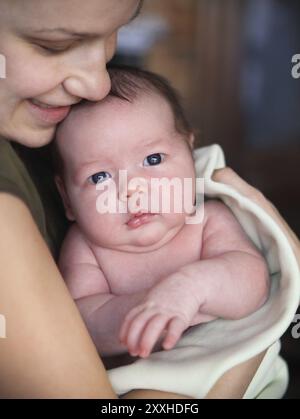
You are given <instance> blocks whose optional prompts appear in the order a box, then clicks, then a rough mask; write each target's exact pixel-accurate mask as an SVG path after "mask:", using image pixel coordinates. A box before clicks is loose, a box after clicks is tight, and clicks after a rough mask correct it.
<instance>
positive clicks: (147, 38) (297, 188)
mask: <svg viewBox="0 0 300 419" xmlns="http://www.w3.org/2000/svg"><path fill="white" fill-rule="evenodd" d="M299 21H300V2H299V0H163V1H161V0H145V6H144V9H143V12H142V14H141V16H140V17H139V18H138V19H137V20H136V21H134V22H133V23H132V24H131V25H129V26H127V27H126V28H124V29H123V30H122V31H121V33H120V37H119V50H118V53H117V56H116V58H115V60H114V61H116V62H118V63H125V64H132V65H139V66H143V67H144V68H146V69H149V70H152V71H155V72H158V73H160V74H162V75H163V76H165V77H167V78H168V79H169V80H170V81H171V82H172V84H173V85H174V86H175V87H176V88H177V90H178V91H179V92H180V94H181V96H182V98H183V101H184V105H185V108H186V110H187V114H188V116H189V119H190V122H191V123H192V126H193V127H194V128H195V130H196V132H197V133H198V138H197V145H198V146H203V145H208V144H212V143H219V144H220V145H221V146H222V147H223V149H224V151H225V155H226V159H227V163H228V165H230V166H231V167H232V168H233V169H234V170H236V171H237V172H238V173H239V174H240V175H241V176H242V177H243V178H244V179H246V180H247V181H248V182H249V183H251V184H253V185H254V186H256V187H257V188H259V189H260V190H261V191H262V192H263V193H264V194H265V195H266V196H267V197H268V198H269V199H270V200H271V201H272V202H273V203H274V204H275V205H276V207H277V208H278V209H279V210H280V212H281V213H282V215H283V216H284V217H285V219H286V220H287V221H288V223H289V224H290V225H291V226H292V228H293V229H294V231H295V232H296V234H297V235H298V236H300V79H299V80H296V79H294V78H293V77H292V74H291V72H292V67H293V64H292V57H293V55H295V54H300V25H299ZM282 345H283V349H282V354H283V356H284V358H285V359H286V360H287V362H288V364H289V368H290V375H291V379H290V386H289V389H288V392H287V394H286V398H300V351H299V350H300V338H299V339H298V340H297V339H294V338H292V335H291V329H290V330H288V331H287V333H286V334H285V336H284V337H283V339H282Z"/></svg>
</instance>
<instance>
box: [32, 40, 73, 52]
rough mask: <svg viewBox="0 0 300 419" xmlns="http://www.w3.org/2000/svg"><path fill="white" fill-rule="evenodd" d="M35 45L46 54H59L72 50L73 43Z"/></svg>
mask: <svg viewBox="0 0 300 419" xmlns="http://www.w3.org/2000/svg"><path fill="white" fill-rule="evenodd" d="M35 45H36V46H37V47H38V48H39V49H40V50H41V51H42V52H44V53H46V54H59V53H60V52H65V51H68V50H69V49H70V48H72V46H73V45H74V42H67V43H66V42H64V43H60V44H52V43H51V44H46V43H37V44H35Z"/></svg>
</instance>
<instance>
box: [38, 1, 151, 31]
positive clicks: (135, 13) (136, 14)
mask: <svg viewBox="0 0 300 419" xmlns="http://www.w3.org/2000/svg"><path fill="white" fill-rule="evenodd" d="M143 3H144V0H140V1H139V4H138V7H137V9H136V11H135V12H134V14H133V16H132V17H131V18H130V19H129V21H128V23H131V22H132V21H133V20H135V19H136V18H137V17H138V16H139V14H140V12H141V9H142V7H143ZM128 23H127V24H128ZM54 32H56V33H57V32H60V33H62V34H64V35H71V36H77V37H82V38H86V37H91V38H92V37H96V36H97V35H99V34H96V33H92V32H77V31H72V30H71V29H66V28H49V29H37V30H35V31H34V33H54Z"/></svg>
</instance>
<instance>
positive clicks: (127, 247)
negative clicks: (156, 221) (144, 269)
mask: <svg viewBox="0 0 300 419" xmlns="http://www.w3.org/2000/svg"><path fill="white" fill-rule="evenodd" d="M155 227H156V228H155ZM155 227H154V226H149V225H148V226H142V227H140V228H138V229H136V230H135V231H133V232H129V234H128V236H127V237H126V238H128V240H127V243H124V244H122V245H120V246H119V248H118V250H121V251H124V252H130V253H148V252H153V251H155V250H158V249H160V248H161V247H163V246H165V245H166V244H167V243H168V242H170V241H171V240H172V239H173V238H174V237H175V236H176V234H177V233H178V232H179V231H180V230H181V228H182V226H176V227H174V228H172V229H166V228H157V227H158V226H155ZM161 227H162V226H161Z"/></svg>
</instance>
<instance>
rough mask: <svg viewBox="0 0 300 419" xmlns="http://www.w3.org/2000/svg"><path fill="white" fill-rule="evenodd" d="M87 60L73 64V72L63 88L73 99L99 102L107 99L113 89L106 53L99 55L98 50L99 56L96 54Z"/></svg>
mask: <svg viewBox="0 0 300 419" xmlns="http://www.w3.org/2000/svg"><path fill="white" fill-rule="evenodd" d="M91 55H92V54H91ZM86 59H87V61H86V62H80V63H78V65H74V64H73V70H71V71H70V72H69V76H68V77H66V79H65V80H64V82H63V87H64V89H65V90H66V91H67V93H69V94H70V95H71V96H73V97H78V98H80V99H87V100H91V101H98V100H101V99H103V98H105V97H106V96H107V95H108V93H109V91H110V88H111V81H110V77H109V74H108V72H107V69H106V55H105V51H103V52H102V53H101V51H100V53H99V50H97V56H95V54H94V56H93V55H92V56H90V57H86Z"/></svg>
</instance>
